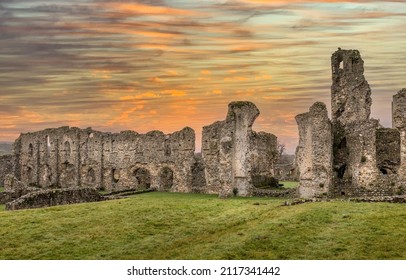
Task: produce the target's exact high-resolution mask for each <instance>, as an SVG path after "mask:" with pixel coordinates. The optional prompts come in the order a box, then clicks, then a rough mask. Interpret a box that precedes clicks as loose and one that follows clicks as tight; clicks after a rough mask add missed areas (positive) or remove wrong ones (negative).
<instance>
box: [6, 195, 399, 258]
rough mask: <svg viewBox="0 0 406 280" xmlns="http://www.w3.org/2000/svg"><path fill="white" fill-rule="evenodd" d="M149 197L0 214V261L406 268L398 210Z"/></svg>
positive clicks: (361, 205)
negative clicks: (388, 264) (380, 264)
mask: <svg viewBox="0 0 406 280" xmlns="http://www.w3.org/2000/svg"><path fill="white" fill-rule="evenodd" d="M283 201H284V200H281V199H265V198H233V199H227V200H221V199H218V198H217V196H210V195H198V194H179V193H147V194H142V195H138V196H133V197H130V198H127V199H121V200H111V201H105V202H98V203H87V204H76V205H66V206H58V207H51V208H42V209H34V210H20V211H14V212H8V211H3V212H0V259H406V223H405V222H404V221H405V220H406V205H402V204H388V203H375V204H369V203H354V202H344V201H336V202H319V203H306V204H300V205H295V206H289V207H285V206H280V205H281V204H282V203H283Z"/></svg>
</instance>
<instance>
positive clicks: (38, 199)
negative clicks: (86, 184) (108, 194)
mask: <svg viewBox="0 0 406 280" xmlns="http://www.w3.org/2000/svg"><path fill="white" fill-rule="evenodd" d="M101 200H103V197H102V195H100V194H99V193H98V192H97V191H96V190H95V189H92V188H67V189H48V190H41V191H36V192H32V193H29V194H26V195H24V196H22V197H20V198H18V199H16V200H14V201H11V202H8V203H6V210H18V209H29V208H41V207H48V206H56V205H64V204H74V203H83V202H95V201H101Z"/></svg>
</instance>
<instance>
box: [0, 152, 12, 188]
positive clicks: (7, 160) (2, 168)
mask: <svg viewBox="0 0 406 280" xmlns="http://www.w3.org/2000/svg"><path fill="white" fill-rule="evenodd" d="M13 163H14V159H13V156H12V155H4V156H0V186H4V178H5V176H6V175H7V174H9V173H12V172H13Z"/></svg>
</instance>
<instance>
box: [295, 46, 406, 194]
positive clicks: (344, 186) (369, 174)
mask: <svg viewBox="0 0 406 280" xmlns="http://www.w3.org/2000/svg"><path fill="white" fill-rule="evenodd" d="M331 68H332V80H333V83H332V86H331V110H332V113H331V115H332V120H330V119H329V118H328V114H327V109H326V106H325V105H324V104H323V103H321V102H316V103H315V104H313V105H312V106H311V107H310V110H309V112H308V113H304V114H300V115H298V116H296V122H297V124H298V127H299V145H298V147H297V150H296V162H297V165H298V168H299V173H300V186H299V196H300V197H304V198H311V197H320V196H333V197H334V196H352V197H354V196H369V197H374V196H394V195H400V194H403V193H404V191H405V190H406V188H405V183H404V178H403V177H404V176H405V174H406V173H405V168H406V167H405V165H406V89H403V90H401V91H400V92H399V93H398V94H396V95H395V96H394V97H393V104H392V116H393V128H384V127H382V126H381V125H380V124H379V121H378V120H375V119H372V118H370V113H371V104H372V99H371V89H370V87H369V84H368V82H367V81H366V79H365V77H364V61H363V60H362V58H361V55H360V53H359V52H358V51H357V50H342V49H339V50H337V51H336V52H335V53H334V54H333V55H332V57H331Z"/></svg>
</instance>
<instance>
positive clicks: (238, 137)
mask: <svg viewBox="0 0 406 280" xmlns="http://www.w3.org/2000/svg"><path fill="white" fill-rule="evenodd" d="M258 115H259V110H258V108H257V107H256V106H255V105H254V104H253V103H251V102H247V101H239V102H232V103H230V104H229V106H228V113H227V118H226V120H224V121H220V122H215V123H213V124H212V125H209V126H205V127H203V137H202V156H203V161H204V166H205V177H206V190H205V191H206V192H207V193H219V194H220V196H221V197H228V196H231V195H232V194H233V193H237V194H238V195H240V196H251V195H252V191H253V185H252V176H255V175H265V176H273V165H274V162H275V160H276V155H277V150H276V141H277V138H276V136H274V135H272V134H270V133H265V132H259V133H256V132H253V131H252V125H253V123H254V121H255V119H256V118H257V117H258Z"/></svg>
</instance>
